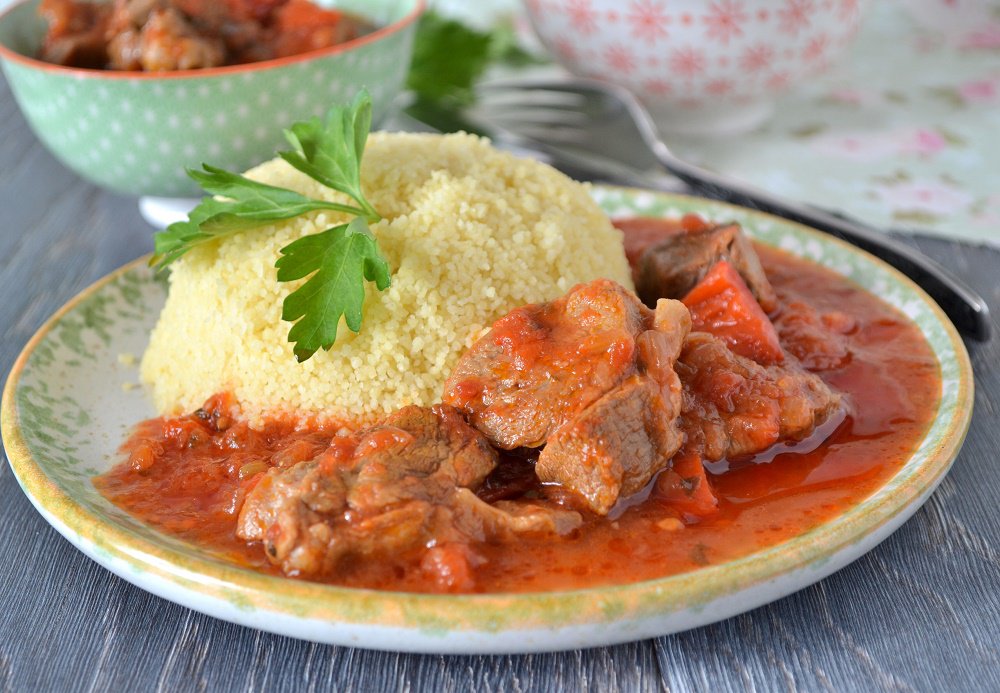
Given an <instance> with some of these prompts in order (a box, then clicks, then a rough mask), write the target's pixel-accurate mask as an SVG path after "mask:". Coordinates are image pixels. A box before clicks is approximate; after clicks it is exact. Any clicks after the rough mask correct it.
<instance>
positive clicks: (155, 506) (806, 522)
mask: <svg viewBox="0 0 1000 693" xmlns="http://www.w3.org/2000/svg"><path fill="white" fill-rule="evenodd" d="M622 226H624V227H625V230H626V246H627V249H628V250H629V251H630V254H634V253H635V250H636V244H637V243H638V244H648V243H649V242H653V241H655V238H656V237H657V234H661V235H662V234H663V233H668V232H670V231H671V230H672V228H674V226H675V225H674V226H672V225H670V224H666V225H665V224H664V223H663V222H660V221H657V220H651V221H648V222H646V221H642V222H640V221H636V220H632V221H631V222H629V223H627V224H622ZM758 251H759V253H760V256H761V261H762V263H763V265H764V267H765V269H766V271H767V274H768V276H769V277H770V279H771V282H772V284H773V285H774V288H775V290H776V291H777V293H778V295H779V297H780V298H781V300H782V303H783V304H784V305H785V306H786V307H785V308H782V309H781V310H785V311H788V310H793V309H789V308H787V306H788V304H790V303H794V302H796V301H801V302H805V303H807V304H809V305H810V306H812V307H813V308H814V309H815V311H817V313H815V314H814V315H817V314H818V315H819V316H820V317H822V316H823V315H826V317H825V319H824V324H827V325H831V326H835V327H836V328H837V330H838V336H837V337H836V339H837V340H838V341H839V342H842V344H843V345H844V346H846V348H847V349H848V350H849V351H850V356H849V357H848V358H846V359H843V361H844V362H843V363H838V364H836V365H835V367H832V368H829V369H827V370H823V371H821V372H820V375H821V377H823V378H824V379H825V380H826V381H827V382H828V383H829V384H831V385H832V386H833V387H834V388H836V389H837V390H839V391H840V392H842V393H845V394H846V396H847V397H848V398H849V401H850V403H851V407H850V413H849V414H848V416H847V417H846V418H845V419H844V420H843V421H842V422H841V423H839V425H837V427H836V430H834V431H833V432H832V433H831V434H830V435H829V437H828V438H827V439H826V440H825V441H824V442H823V443H822V444H821V445H820V446H819V447H818V448H816V449H814V450H809V451H806V450H808V447H809V446H801V445H800V446H799V449H798V450H795V451H792V452H778V453H777V454H775V452H776V451H772V452H771V454H769V455H761V456H758V458H757V460H756V461H743V462H741V463H740V464H733V465H732V467H731V468H730V469H728V470H727V471H722V470H723V469H724V468H725V467H726V465H725V463H723V464H716V465H713V466H712V467H711V469H712V470H714V471H715V472H719V473H710V474H709V480H710V482H711V484H712V487H713V489H714V491H715V494H716V495H717V496H718V499H719V509H718V512H717V513H716V514H715V515H713V516H711V517H709V518H707V519H703V520H701V521H698V522H694V523H692V524H687V525H684V526H682V527H679V528H677V523H676V522H675V521H671V520H669V519H667V518H674V517H676V513H675V512H674V511H672V510H671V508H669V507H667V506H665V505H663V504H661V503H659V502H657V501H655V500H652V499H650V500H646V501H644V502H639V503H637V504H635V505H633V506H632V507H629V508H628V509H627V510H625V511H624V512H623V513H622V514H621V515H620V516H618V517H616V518H615V519H614V520H611V519H608V518H599V517H594V516H592V517H590V518H588V519H587V520H586V522H585V524H584V526H583V528H582V529H581V530H580V531H579V532H577V533H576V534H574V535H573V536H571V537H567V538H556V539H553V538H546V539H523V538H522V539H519V540H518V541H517V542H516V543H502V544H499V543H498V544H487V545H479V546H478V547H477V550H478V551H479V553H481V554H482V555H483V556H484V557H485V558H486V559H487V560H486V562H485V563H484V564H483V565H480V566H478V567H476V568H475V580H476V585H477V587H476V590H477V591H483V592H526V591H544V590H559V589H573V588H581V587H589V586H596V585H606V584H621V583H628V582H634V581H639V580H646V579H651V578H656V577H663V576H667V575H672V574H676V573H682V572H686V571H690V570H694V569H696V568H699V567H701V566H705V565H711V564H717V563H722V562H725V561H728V560H730V559H734V558H738V557H740V556H744V555H746V554H749V553H752V552H754V551H757V550H759V549H763V548H766V547H770V546H773V545H774V544H777V543H779V542H782V541H785V540H787V539H790V538H792V537H795V536H797V535H799V534H802V533H804V532H806V531H808V530H810V529H812V528H814V527H816V526H817V525H819V524H822V523H823V522H826V521H828V520H830V519H831V518H834V517H836V516H837V515H840V514H841V513H843V512H844V511H845V510H847V509H849V508H850V507H852V506H854V505H856V504H857V503H859V502H860V501H862V500H864V499H865V498H867V497H868V496H870V495H871V494H872V493H873V492H874V491H876V490H877V489H878V488H879V487H880V486H882V485H883V484H884V483H885V482H886V481H887V480H888V479H889V478H890V477H891V476H892V475H893V474H895V472H896V471H897V470H898V469H899V468H900V466H901V465H902V464H903V463H904V462H905V461H906V459H907V458H908V457H909V455H910V453H911V452H912V451H913V450H914V449H915V448H916V447H917V445H918V444H919V442H920V441H921V439H922V438H923V436H924V433H925V432H926V430H927V428H928V427H929V425H930V423H931V421H932V418H933V415H934V412H935V410H936V408H937V403H938V400H939V397H940V389H941V380H940V370H939V366H938V363H937V360H936V358H935V357H934V355H933V353H932V351H931V349H930V346H929V345H928V344H927V342H926V341H925V340H924V338H923V336H922V335H921V334H920V332H919V331H918V329H917V327H916V326H915V325H914V324H913V323H912V322H910V321H909V320H908V319H907V318H905V317H904V316H903V315H902V314H901V313H899V312H898V311H897V310H895V309H894V308H892V307H890V306H888V305H887V304H885V303H883V302H882V301H881V300H880V299H878V298H876V297H875V296H873V295H871V294H869V293H867V292H866V291H864V290H862V289H861V288H859V287H857V286H855V285H853V284H851V283H849V282H847V281H846V280H844V279H842V278H841V277H839V276H837V275H836V274H834V273H833V272H831V271H829V270H826V269H824V268H822V267H820V266H818V265H815V264H813V263H810V262H807V261H803V260H800V259H797V258H794V257H792V256H790V255H788V254H785V253H783V252H781V251H778V250H774V249H770V248H766V247H759V248H758ZM779 322H780V321H779ZM792 332H795V329H793V328H788V329H786V330H783V334H782V341H783V343H785V344H786V346H789V344H791V343H792V342H794V341H795V340H796V339H797V336H796V334H792ZM826 346H828V344H826V343H824V344H820V345H819V347H820V349H821V350H822V349H825V348H826ZM833 351H836V349H834V350H833ZM826 365H829V364H826ZM166 432H170V433H171V435H172V436H173V437H172V438H171V440H175V441H176V440H184V436H186V435H190V434H194V435H203V433H199V427H198V426H197V425H196V424H194V423H193V421H192V418H191V417H187V418H185V417H180V418H177V419H154V420H151V421H147V422H144V423H142V424H139V426H137V428H136V430H135V432H134V433H133V435H132V436H131V437H130V438H129V440H128V441H127V442H126V443H125V445H124V446H123V451H124V452H125V453H127V454H132V456H133V459H136V458H137V452H138V459H140V460H141V459H149V460H152V459H154V458H155V459H156V463H155V464H152V465H151V466H150V467H149V468H148V469H147V470H145V471H141V472H140V471H136V470H135V469H134V468H133V467H132V466H130V465H129V464H127V463H123V464H121V465H119V466H118V467H116V468H115V469H113V470H112V471H111V472H109V473H107V474H105V475H103V476H101V477H97V478H96V479H95V480H94V483H95V485H96V486H97V488H98V489H99V490H100V491H101V493H103V494H104V495H105V496H106V497H107V498H109V499H110V500H111V501H112V502H114V503H115V504H116V505H118V506H120V507H122V508H124V509H126V510H127V511H128V512H130V513H132V514H133V515H135V516H137V517H139V518H140V519H142V520H144V521H146V522H149V523H150V524H152V525H154V526H156V527H158V528H160V529H161V530H162V531H164V532H166V533H169V534H173V535H176V536H179V537H181V538H183V539H185V540H187V541H190V542H191V543H193V544H196V545H198V546H200V547H202V548H204V549H205V550H207V551H209V552H211V553H214V554H215V555H218V556H221V557H223V558H225V559H226V560H230V561H233V562H235V563H238V564H241V565H246V566H250V567H253V568H256V569H258V570H262V571H265V572H269V573H277V572H278V571H277V569H276V568H275V567H273V566H271V565H270V563H268V561H267V559H266V557H265V555H264V551H263V549H262V548H261V546H260V545H256V544H252V545H247V544H245V543H244V542H242V541H240V540H238V539H237V538H236V537H235V536H234V529H235V525H236V516H237V514H238V512H239V507H240V504H241V502H242V498H243V495H244V493H245V492H246V490H247V486H248V485H249V484H251V483H252V479H253V476H252V472H253V471H254V467H253V466H252V465H253V464H254V463H256V464H258V465H259V462H256V461H257V460H260V459H261V458H262V457H265V458H267V457H271V456H273V455H285V456H289V455H291V456H293V457H300V458H302V459H305V458H306V457H308V456H310V454H311V453H312V454H314V452H312V451H318V450H319V449H322V448H323V447H324V446H325V444H326V442H327V441H328V440H329V439H330V438H331V437H332V436H333V431H330V430H326V431H324V430H317V429H306V430H301V429H298V428H296V426H295V424H294V423H292V422H290V421H275V422H271V423H269V424H268V425H267V426H266V427H265V428H264V429H263V430H261V431H251V430H249V429H247V428H246V427H245V426H243V425H241V424H237V425H235V426H233V427H232V428H230V429H229V430H228V431H226V432H225V433H224V434H217V435H219V436H226V437H228V438H229V443H230V444H229V445H228V448H229V449H226V450H220V449H217V447H216V446H197V447H194V448H191V447H187V446H186V445H165V444H164V434H165V433H166ZM221 447H226V446H221ZM803 448H805V450H804V449H803ZM241 469H243V470H244V476H245V478H244V479H243V480H240V478H239V477H240V470H241ZM664 520H667V521H666V522H664ZM416 561H417V558H416V557H414V556H401V557H399V559H398V560H396V561H368V562H361V561H357V562H355V563H354V564H348V565H346V566H344V568H343V570H342V571H341V572H340V573H339V574H337V575H334V576H330V577H329V578H327V579H326V581H327V582H331V583H335V584H341V585H349V586H363V587H371V588H376V589H392V590H404V591H418V592H426V591H435V590H436V589H437V588H436V586H435V582H434V581H433V580H432V579H430V578H429V577H428V576H427V575H426V574H424V573H422V572H421V571H419V570H416V569H414V566H415V562H416Z"/></svg>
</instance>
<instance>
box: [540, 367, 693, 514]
mask: <svg viewBox="0 0 1000 693" xmlns="http://www.w3.org/2000/svg"><path fill="white" fill-rule="evenodd" d="M679 411H680V397H677V401H676V402H674V401H670V400H667V399H665V398H664V396H663V392H662V390H661V389H660V388H659V387H658V386H657V384H656V383H655V382H654V381H653V380H652V379H650V378H645V377H642V376H639V375H635V376H632V377H631V378H629V379H628V380H627V381H625V382H624V383H623V384H622V385H621V386H620V387H616V388H615V389H613V390H611V392H609V393H608V394H606V395H604V397H601V398H600V399H599V400H597V401H596V402H594V403H593V404H591V405H590V406H589V407H587V408H586V409H584V410H583V411H582V412H581V413H580V415H579V416H577V417H576V418H575V419H573V420H572V421H570V422H569V423H567V424H565V425H564V426H561V427H560V428H558V429H556V430H555V432H554V433H553V434H552V435H551V436H550V437H549V440H548V442H547V443H546V444H545V448H544V449H543V450H542V453H541V455H539V457H538V464H537V465H536V466H535V471H536V473H537V474H538V478H540V479H542V480H543V481H555V482H558V483H560V484H562V485H564V486H567V487H569V488H572V489H573V490H574V491H575V492H576V493H578V494H579V495H581V496H582V497H583V498H584V499H586V501H587V503H588V505H589V506H590V508H591V509H592V510H594V511H595V512H597V513H600V514H602V515H603V514H607V513H608V511H609V510H611V508H612V507H614V504H615V503H616V502H617V501H618V498H619V497H627V496H630V495H632V494H633V493H635V492H636V491H640V490H641V489H642V488H643V487H644V486H645V485H646V484H647V483H648V482H649V480H650V479H651V478H652V477H653V474H655V473H656V472H657V471H659V470H660V469H662V468H663V467H665V466H666V464H667V462H668V461H669V460H670V458H671V457H672V456H673V454H674V453H675V452H676V451H677V449H678V448H679V447H680V445H681V441H682V439H681V433H680V431H678V430H677V426H676V425H675V423H674V421H675V419H676V417H677V414H678V413H679Z"/></svg>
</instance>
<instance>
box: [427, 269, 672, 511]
mask: <svg viewBox="0 0 1000 693" xmlns="http://www.w3.org/2000/svg"><path fill="white" fill-rule="evenodd" d="M690 324H691V322H690V316H689V315H688V311H687V309H686V308H685V307H684V306H683V305H681V304H680V303H679V302H677V301H661V302H660V303H659V304H658V306H657V310H656V312H655V313H654V312H652V311H650V310H648V309H647V308H645V307H644V306H643V305H642V304H641V303H639V301H638V300H637V299H636V297H635V295H634V294H632V293H631V292H629V291H627V290H626V289H625V288H624V287H622V286H620V285H618V284H616V283H615V282H612V281H608V280H597V281H594V282H590V283H588V284H581V285H579V286H576V287H574V288H573V289H572V290H571V291H570V292H569V293H568V294H566V295H565V296H563V297H561V298H559V299H557V300H555V301H552V302H550V303H542V304H537V305H531V306H525V307H523V308H519V309H516V310H514V311H512V312H511V313H508V314H507V315H506V316H504V317H503V318H501V319H500V320H498V321H497V322H496V323H495V324H494V325H493V329H492V330H491V331H490V332H489V333H488V334H487V335H485V336H484V337H483V338H482V339H480V340H479V341H478V342H477V343H476V344H474V345H473V346H472V347H471V348H470V349H469V351H467V352H466V354H465V355H464V356H463V357H462V359H461V360H460V361H459V364H458V366H457V367H456V368H455V371H454V372H453V373H452V376H451V377H450V378H449V379H448V381H447V383H446V384H445V394H444V401H445V402H447V403H449V404H452V405H453V406H456V407H458V408H459V409H461V410H462V411H463V413H465V414H466V416H467V417H468V418H469V420H470V421H471V422H472V423H473V425H475V426H476V427H477V428H479V429H480V430H481V431H483V433H485V435H486V436H487V438H489V439H490V440H491V441H492V442H493V443H494V444H495V445H497V446H498V447H500V448H504V449H512V448H516V447H540V446H542V445H545V448H544V449H543V450H542V452H541V454H540V456H539V459H538V463H537V464H536V467H535V471H536V473H537V475H538V478H539V479H541V480H542V481H543V482H556V483H559V484H561V485H562V486H564V487H566V488H568V489H571V490H572V491H574V492H575V493H576V494H578V495H579V497H580V498H581V499H582V500H583V501H584V502H585V503H586V504H587V505H588V506H589V508H590V509H591V510H593V511H594V512H597V513H600V514H606V513H607V512H608V511H609V510H610V509H611V508H612V506H613V505H614V504H615V502H616V501H617V499H618V498H619V497H620V496H622V495H628V494H631V493H634V492H635V491H637V490H639V489H641V488H642V487H643V486H644V485H645V484H646V483H647V482H648V481H649V480H650V479H651V478H652V476H653V475H654V474H655V473H656V472H657V471H659V470H660V469H662V468H663V467H665V466H666V465H667V464H668V463H669V461H670V458H671V456H672V455H673V454H674V452H676V451H677V448H678V447H679V446H680V444H681V442H682V441H681V436H680V433H679V432H678V430H677V424H676V420H677V416H678V414H679V413H680V402H681V396H680V392H681V386H680V382H679V381H678V379H677V375H676V373H675V372H674V370H673V362H674V360H675V359H676V358H677V354H678V353H679V351H680V348H681V344H682V343H683V340H684V336H685V335H686V334H687V331H688V329H689V328H690Z"/></svg>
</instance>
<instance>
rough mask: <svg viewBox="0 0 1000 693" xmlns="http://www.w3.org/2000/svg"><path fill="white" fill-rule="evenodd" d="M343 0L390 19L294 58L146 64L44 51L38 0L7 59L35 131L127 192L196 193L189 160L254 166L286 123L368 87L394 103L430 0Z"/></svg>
mask: <svg viewBox="0 0 1000 693" xmlns="http://www.w3.org/2000/svg"><path fill="white" fill-rule="evenodd" d="M318 4H329V3H318ZM333 4H335V5H336V7H338V8H339V9H343V10H345V11H348V12H352V13H354V14H356V15H359V16H362V17H365V18H367V19H369V20H371V21H372V22H373V23H374V24H375V25H376V26H377V27H380V28H378V29H377V30H376V31H374V32H372V33H370V34H367V35H365V36H362V37H361V38H358V39H355V40H353V41H348V42H346V43H343V44H340V45H337V46H333V47H331V48H326V49H321V50H317V51H312V52H309V53H303V54H301V55H296V56H291V57H288V58H281V59H276V60H267V61H263V62H258V63H249V64H246V65H233V66H228V67H220V68H214V69H206V70H186V71H177V72H162V73H142V72H120V71H114V70H88V69H77V68H68V67H62V66H59V65H53V64H50V63H46V62H43V61H41V60H39V59H37V58H36V57H35V56H36V55H37V54H38V49H39V47H40V45H41V42H42V38H43V36H44V33H45V28H46V26H45V22H44V20H43V19H42V18H40V17H39V16H38V13H37V8H38V5H39V0H29V1H28V2H23V3H19V4H17V5H15V6H13V7H12V8H11V9H9V10H8V11H6V12H5V13H4V14H3V15H0V65H2V68H3V72H4V74H5V75H6V77H7V81H8V82H9V84H10V87H11V90H12V91H13V93H14V97H15V99H16V100H17V102H18V105H19V106H20V108H21V111H22V112H23V113H24V116H25V118H26V119H27V121H28V123H29V124H30V125H31V128H32V129H33V130H34V131H35V134H36V135H37V136H38V137H39V139H40V140H41V141H42V142H43V143H44V144H45V145H46V146H47V147H48V148H49V150H50V151H51V152H52V153H53V154H54V155H55V156H56V157H57V158H58V159H59V160H60V161H62V163H64V164H65V165H66V166H67V167H69V168H70V169H72V170H73V171H75V172H76V173H78V174H79V175H81V176H82V177H83V178H86V179H87V180H89V181H91V182H93V183H95V184H97V185H100V186H102V187H105V188H110V189H111V190H114V191H116V192H120V193H125V194H131V195H152V196H160V197H185V196H191V195H195V194H197V193H198V188H197V186H196V185H195V184H194V182H193V181H192V180H191V179H189V178H188V177H187V175H186V173H185V169H186V168H197V167H199V166H200V165H201V163H202V162H203V161H207V162H209V163H212V164H213V165H216V166H221V167H224V168H228V169H230V170H239V171H242V170H245V169H247V168H250V167H251V166H253V165H256V164H258V163H260V162H261V161H264V160H266V159H269V158H271V157H272V156H274V152H275V151H276V150H277V149H280V148H282V146H283V145H284V142H283V139H282V135H281V133H282V130H283V129H284V128H287V127H288V126H289V125H291V124H292V123H293V122H295V121H297V120H303V119H306V118H309V117H312V116H315V115H321V114H323V113H324V112H325V111H326V110H327V109H328V108H329V107H330V105H332V104H334V103H339V102H346V101H348V100H350V99H351V98H352V97H353V96H354V95H355V94H356V93H357V92H358V91H359V90H360V89H361V88H362V87H365V88H367V89H368V91H369V93H370V94H371V96H372V103H373V108H374V117H375V119H376V122H377V120H378V119H379V117H380V116H382V115H383V114H384V113H385V112H386V110H387V108H388V106H389V103H390V102H391V101H392V99H393V97H394V96H395V95H396V94H397V93H398V92H399V90H400V89H401V88H402V86H403V82H404V80H405V79H406V72H407V69H408V67H409V62H410V53H411V50H412V45H413V36H414V33H415V30H416V19H417V18H418V17H419V15H420V13H421V12H422V10H423V8H424V4H425V3H424V0H344V1H343V2H336V3H333Z"/></svg>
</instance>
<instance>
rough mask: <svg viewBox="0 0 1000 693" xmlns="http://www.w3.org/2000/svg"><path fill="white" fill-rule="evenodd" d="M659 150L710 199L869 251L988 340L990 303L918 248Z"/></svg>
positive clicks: (962, 326) (962, 327) (668, 165)
mask: <svg viewBox="0 0 1000 693" xmlns="http://www.w3.org/2000/svg"><path fill="white" fill-rule="evenodd" d="M658 149H659V148H658ZM654 153H655V154H656V158H657V159H658V160H659V161H660V163H661V164H662V165H663V167H664V168H665V169H666V170H667V171H669V172H670V173H672V174H673V175H675V176H677V177H678V178H680V179H681V180H683V181H684V182H685V183H687V184H688V185H689V186H691V187H692V188H694V189H695V190H696V191H697V192H699V193H700V194H702V195H705V196H706V197H711V198H713V199H717V200H723V201H726V202H732V203H733V204H738V205H741V206H743V207H750V208H752V209H756V210H759V211H761V212H767V213H768V214H774V215H775V216H779V217H783V218H785V219H789V220H791V221H796V222H799V223H801V224H805V225H806V226H811V227H813V228H815V229H818V230H820V231H823V232H825V233H828V234H830V235H832V236H836V237H837V238H840V239H842V240H845V241H847V242H848V243H851V244H852V245H855V246H857V247H859V248H861V249H863V250H866V251H868V252H869V253H871V254H872V255H874V256H875V257H878V258H880V259H882V260H884V261H885V262H887V263H888V264H890V265H892V266H893V267H895V268H896V269H898V270H899V271H901V272H902V273H903V274H905V275H907V276H908V277H910V278H911V279H913V280H914V281H915V282H916V283H917V284H919V285H920V286H921V287H922V288H923V289H924V291H926V292H927V293H928V294H929V295H930V296H931V298H933V299H934V300H935V301H937V303H938V305H940V306H941V308H942V310H944V312H945V313H946V314H947V315H948V317H949V318H951V321H952V322H953V323H954V324H955V327H957V328H958V329H959V331H960V332H962V333H963V334H966V335H968V336H970V337H972V338H973V339H975V340H977V341H981V342H985V341H989V338H990V315H989V307H988V306H987V304H986V301H984V300H983V299H982V297H980V296H979V294H977V293H976V292H975V291H974V290H973V289H972V288H971V287H969V285H968V284H966V283H965V282H964V281H962V280H961V279H959V278H958V277H957V276H955V275H954V274H953V273H952V272H950V271H949V270H947V269H945V268H944V267H942V266H941V265H939V264H938V263H937V262H935V261H934V260H931V259H930V258H929V257H927V256H926V255H924V254H922V253H920V252H919V251H917V250H915V249H914V248H912V247H910V246H908V245H906V244H905V243H903V242H901V241H899V240H896V239H895V238H892V237H891V236H888V235H886V234H885V233H883V232H882V231H879V230H878V229H876V228H875V227H873V226H869V225H867V224H865V223H863V222H860V221H857V220H855V219H851V218H850V217H846V216H842V215H839V214H831V213H829V212H826V211H823V210H820V209H816V208H814V207H808V206H806V205H802V204H798V203H795V202H791V201H788V200H783V199H781V198H778V197H775V196H774V195H771V194H770V193H767V192H764V191H763V190H759V189H757V188H753V187H751V186H749V185H744V184H742V183H739V182H737V181H733V180H730V179H728V178H724V177H722V176H719V175H717V174H714V173H712V172H710V171H706V170H704V169H702V168H699V167H697V166H694V165H692V164H689V163H687V162H686V161H681V160H680V159H677V158H676V157H674V156H673V155H672V154H669V153H667V152H664V151H655V152H654Z"/></svg>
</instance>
